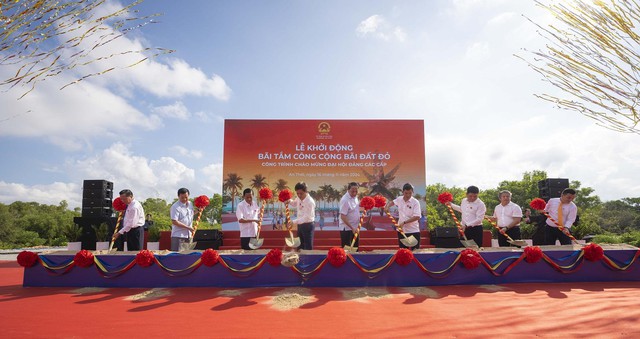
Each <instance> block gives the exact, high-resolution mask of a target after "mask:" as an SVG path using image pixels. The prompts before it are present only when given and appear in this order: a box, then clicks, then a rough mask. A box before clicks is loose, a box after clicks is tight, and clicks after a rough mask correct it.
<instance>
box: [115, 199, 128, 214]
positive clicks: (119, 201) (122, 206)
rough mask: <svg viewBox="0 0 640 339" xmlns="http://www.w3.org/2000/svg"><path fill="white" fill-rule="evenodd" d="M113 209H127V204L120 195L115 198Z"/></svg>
mask: <svg viewBox="0 0 640 339" xmlns="http://www.w3.org/2000/svg"><path fill="white" fill-rule="evenodd" d="M113 209H114V210H116V211H117V212H122V211H124V210H126V209H127V204H125V203H124V201H122V199H120V197H117V198H115V199H113Z"/></svg>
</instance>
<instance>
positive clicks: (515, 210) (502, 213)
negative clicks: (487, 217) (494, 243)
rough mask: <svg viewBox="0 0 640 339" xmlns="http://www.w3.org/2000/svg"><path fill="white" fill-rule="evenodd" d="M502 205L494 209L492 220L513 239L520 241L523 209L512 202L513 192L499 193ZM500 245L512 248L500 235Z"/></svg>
mask: <svg viewBox="0 0 640 339" xmlns="http://www.w3.org/2000/svg"><path fill="white" fill-rule="evenodd" d="M498 198H499V199H500V204H499V205H498V206H496V208H494V209H493V217H492V218H491V219H492V220H493V221H495V222H496V223H497V224H498V227H500V228H501V229H502V230H503V231H504V232H505V233H506V234H507V235H509V236H510V237H511V239H514V240H519V239H520V238H521V237H522V236H521V234H520V222H521V221H522V209H521V208H520V206H518V205H517V204H514V203H513V202H511V192H509V191H507V190H504V191H500V193H498ZM498 244H499V245H500V247H506V246H510V245H511V244H509V242H508V241H507V237H505V236H504V235H502V233H500V234H498Z"/></svg>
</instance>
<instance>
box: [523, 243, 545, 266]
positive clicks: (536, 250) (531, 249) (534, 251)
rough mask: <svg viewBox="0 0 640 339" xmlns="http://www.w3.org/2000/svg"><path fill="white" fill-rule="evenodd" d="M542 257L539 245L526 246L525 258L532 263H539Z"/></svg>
mask: <svg viewBox="0 0 640 339" xmlns="http://www.w3.org/2000/svg"><path fill="white" fill-rule="evenodd" d="M540 259H542V249H541V248H540V247H538V246H527V247H525V248H524V260H526V261H527V262H528V263H530V264H534V263H537V262H538V261H540Z"/></svg>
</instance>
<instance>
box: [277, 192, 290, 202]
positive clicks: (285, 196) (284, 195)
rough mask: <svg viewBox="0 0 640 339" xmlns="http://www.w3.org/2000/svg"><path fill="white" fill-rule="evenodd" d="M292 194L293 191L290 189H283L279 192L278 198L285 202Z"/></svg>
mask: <svg viewBox="0 0 640 339" xmlns="http://www.w3.org/2000/svg"><path fill="white" fill-rule="evenodd" d="M292 196H293V194H292V193H291V191H289V190H288V189H283V190H282V191H280V193H279V194H278V200H279V201H280V202H285V201H287V200H289V199H291V197H292Z"/></svg>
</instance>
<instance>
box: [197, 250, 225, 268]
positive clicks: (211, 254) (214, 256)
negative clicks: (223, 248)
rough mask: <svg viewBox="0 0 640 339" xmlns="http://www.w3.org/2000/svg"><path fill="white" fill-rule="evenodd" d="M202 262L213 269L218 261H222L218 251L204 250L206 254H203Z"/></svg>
mask: <svg viewBox="0 0 640 339" xmlns="http://www.w3.org/2000/svg"><path fill="white" fill-rule="evenodd" d="M200 260H202V263H203V264H204V265H205V266H208V267H211V266H213V265H215V264H217V263H218V261H219V260H220V254H218V251H216V250H214V249H211V248H207V249H206V250H204V252H202V255H201V256H200Z"/></svg>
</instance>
